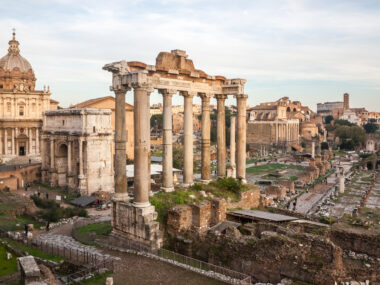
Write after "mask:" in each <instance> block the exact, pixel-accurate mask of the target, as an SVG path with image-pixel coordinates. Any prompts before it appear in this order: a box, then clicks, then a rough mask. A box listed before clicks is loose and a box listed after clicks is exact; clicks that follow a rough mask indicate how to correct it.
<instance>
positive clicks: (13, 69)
mask: <svg viewBox="0 0 380 285" xmlns="http://www.w3.org/2000/svg"><path fill="white" fill-rule="evenodd" d="M19 45H20V43H19V42H18V41H17V40H16V34H15V32H13V38H12V40H10V41H9V48H8V54H7V55H5V56H4V57H2V58H0V89H1V88H4V89H13V88H15V85H16V84H19V83H23V84H24V85H26V86H28V87H29V88H28V89H29V90H34V86H35V81H36V78H35V76H34V72H33V69H32V66H31V65H30V63H29V61H27V60H26V59H25V58H24V57H22V56H21V55H20V48H19Z"/></svg>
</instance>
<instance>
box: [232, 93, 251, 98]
mask: <svg viewBox="0 0 380 285" xmlns="http://www.w3.org/2000/svg"><path fill="white" fill-rule="evenodd" d="M234 97H235V98H236V99H247V98H248V95H247V94H236V95H234Z"/></svg>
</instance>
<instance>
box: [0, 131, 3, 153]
mask: <svg viewBox="0 0 380 285" xmlns="http://www.w3.org/2000/svg"><path fill="white" fill-rule="evenodd" d="M2 133H3V129H0V154H3V134H2Z"/></svg>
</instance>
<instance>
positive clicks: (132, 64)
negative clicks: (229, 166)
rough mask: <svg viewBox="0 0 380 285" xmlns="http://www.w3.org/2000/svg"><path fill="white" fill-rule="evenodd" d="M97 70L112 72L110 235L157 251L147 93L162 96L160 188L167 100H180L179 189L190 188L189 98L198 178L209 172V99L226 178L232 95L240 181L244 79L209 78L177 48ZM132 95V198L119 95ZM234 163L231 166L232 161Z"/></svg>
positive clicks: (167, 148)
mask: <svg viewBox="0 0 380 285" xmlns="http://www.w3.org/2000/svg"><path fill="white" fill-rule="evenodd" d="M103 69H105V70H108V71H110V72H112V86H111V90H113V91H114V92H115V95H116V128H115V195H114V201H113V212H112V224H113V236H114V237H117V238H127V239H129V240H135V241H137V242H140V243H144V244H146V245H147V246H149V247H151V248H157V247H160V246H161V244H162V235H161V233H160V231H159V225H158V223H157V222H156V221H155V220H156V217H157V213H156V212H155V209H154V206H152V205H151V204H150V203H149V189H150V185H149V183H150V177H149V157H150V155H149V153H150V120H149V118H150V112H149V109H150V100H149V98H150V94H151V93H152V92H153V90H154V89H156V90H158V92H159V93H160V94H161V95H162V96H163V190H164V191H173V190H174V187H173V171H172V167H173V155H172V97H173V95H176V94H177V93H179V95H181V96H183V97H184V118H185V122H184V154H183V156H184V166H183V174H184V175H183V176H184V178H183V182H184V185H192V184H193V122H192V120H193V114H192V112H193V111H192V106H193V97H194V96H199V97H200V98H201V99H202V131H201V132H202V140H201V141H202V148H201V152H202V155H201V160H202V167H201V179H202V182H203V183H207V182H209V181H210V179H211V174H210V98H211V97H215V98H216V99H217V107H218V112H217V122H218V123H217V129H218V140H217V149H218V155H217V158H218V164H217V166H218V177H224V176H226V137H225V136H226V134H225V100H226V98H227V96H228V95H233V96H234V97H235V98H236V101H237V104H236V105H237V120H236V121H237V122H236V126H237V135H236V177H237V178H238V179H241V180H243V181H245V161H246V100H247V97H248V96H247V95H245V94H244V84H245V82H246V80H244V79H240V78H238V79H227V78H225V77H224V76H211V75H208V74H206V73H205V72H204V71H202V70H199V69H195V68H194V64H193V61H192V60H191V59H188V58H187V55H186V52H185V51H183V50H172V51H171V52H160V53H159V54H158V56H157V58H156V64H155V65H148V64H145V63H142V62H138V61H129V62H126V61H120V62H114V63H110V64H107V65H105V66H104V67H103ZM132 89H133V91H134V111H135V112H134V123H135V126H134V132H135V134H134V140H135V141H134V157H135V160H134V198H133V203H131V202H130V198H129V197H128V194H127V177H126V160H125V157H126V156H125V142H126V132H125V111H124V106H125V95H126V93H127V92H128V91H130V90H132ZM232 163H234V162H232Z"/></svg>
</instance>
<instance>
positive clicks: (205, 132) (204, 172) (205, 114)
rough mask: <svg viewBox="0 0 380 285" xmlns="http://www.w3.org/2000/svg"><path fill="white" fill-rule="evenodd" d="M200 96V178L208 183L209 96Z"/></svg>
mask: <svg viewBox="0 0 380 285" xmlns="http://www.w3.org/2000/svg"><path fill="white" fill-rule="evenodd" d="M201 98H202V139H201V142H202V150H201V151H202V153H201V156H202V157H201V168H202V169H201V180H202V182H203V183H208V182H209V181H210V180H211V177H210V176H211V172H210V171H211V168H210V161H211V159H210V126H211V124H210V96H209V95H208V94H201Z"/></svg>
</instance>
